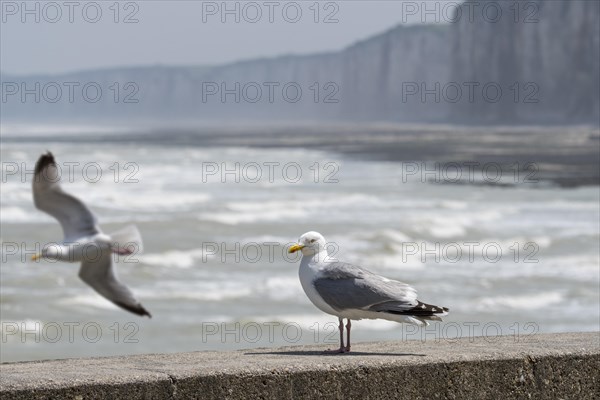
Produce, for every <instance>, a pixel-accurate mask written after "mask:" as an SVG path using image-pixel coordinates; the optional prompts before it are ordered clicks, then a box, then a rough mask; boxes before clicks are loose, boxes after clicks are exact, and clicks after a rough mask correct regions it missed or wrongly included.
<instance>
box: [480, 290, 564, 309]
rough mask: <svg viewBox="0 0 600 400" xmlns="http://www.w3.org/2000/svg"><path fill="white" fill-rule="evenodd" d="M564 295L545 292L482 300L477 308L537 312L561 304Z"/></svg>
mask: <svg viewBox="0 0 600 400" xmlns="http://www.w3.org/2000/svg"><path fill="white" fill-rule="evenodd" d="M563 300H564V295H563V294H562V293H560V292H545V293H537V294H531V295H521V296H496V297H486V298H483V299H481V301H480V302H479V305H478V306H477V308H478V309H479V310H481V311H483V310H487V311H490V310H494V309H498V308H512V309H515V310H537V309H542V308H546V307H548V306H551V305H554V304H557V303H560V302H562V301H563Z"/></svg>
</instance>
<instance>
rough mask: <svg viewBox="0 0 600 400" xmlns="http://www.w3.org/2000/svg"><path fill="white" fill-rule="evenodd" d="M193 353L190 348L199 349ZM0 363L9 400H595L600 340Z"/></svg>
mask: <svg viewBox="0 0 600 400" xmlns="http://www.w3.org/2000/svg"><path fill="white" fill-rule="evenodd" d="M199 347H201V346H200V344H199ZM323 350H325V347H323V346H306V347H301V346H299V347H285V348H270V349H252V350H245V351H244V350H242V351H232V352H193V353H178V354H148V355H135V356H123V357H107V358H89V359H69V360H53V361H36V362H21V363H5V364H1V365H0V397H1V398H2V400H9V399H46V398H48V399H49V398H53V399H54V398H60V399H82V400H83V399H170V398H172V399H187V398H194V399H212V398H214V399H217V398H218V399H247V398H250V399H286V398H290V399H599V398H600V373H599V371H600V333H599V332H591V333H561V334H535V335H531V336H528V337H523V336H521V337H514V336H501V337H488V338H483V337H475V338H462V339H459V340H452V341H451V340H429V341H402V342H379V343H356V344H355V345H353V351H352V352H351V353H348V354H342V355H330V354H323Z"/></svg>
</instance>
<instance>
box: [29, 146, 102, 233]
mask: <svg viewBox="0 0 600 400" xmlns="http://www.w3.org/2000/svg"><path fill="white" fill-rule="evenodd" d="M33 202H34V204H35V206H36V207H37V208H38V209H39V210H42V211H44V212H46V213H48V214H50V215H52V216H53V217H54V218H56V219H57V220H58V222H60V225H61V226H62V229H63V233H64V237H65V238H64V240H65V242H74V241H76V240H77V239H78V238H80V237H84V236H91V235H94V234H97V233H100V228H99V227H98V225H97V220H96V217H95V216H94V214H93V213H92V212H91V211H90V210H89V209H88V208H87V206H86V205H85V204H83V203H82V202H81V201H80V200H79V199H77V198H76V197H74V196H71V195H70V194H68V193H66V192H64V191H63V190H62V188H61V187H60V171H59V169H58V167H57V166H56V162H55V161H54V156H53V155H52V153H50V152H48V153H46V154H42V155H41V156H40V158H39V159H38V161H37V163H36V165H35V175H34V177H33Z"/></svg>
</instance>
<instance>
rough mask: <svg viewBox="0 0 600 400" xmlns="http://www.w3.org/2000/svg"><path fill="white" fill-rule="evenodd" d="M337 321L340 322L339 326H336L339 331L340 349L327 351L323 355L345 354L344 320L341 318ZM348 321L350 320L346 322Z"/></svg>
mask: <svg viewBox="0 0 600 400" xmlns="http://www.w3.org/2000/svg"><path fill="white" fill-rule="evenodd" d="M339 320H340V324H339V326H338V329H339V330H340V348H339V349H337V350H327V351H326V352H325V353H329V354H339V353H345V352H346V347H344V320H343V319H342V318H339ZM348 321H350V320H348Z"/></svg>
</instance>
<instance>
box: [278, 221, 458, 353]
mask: <svg viewBox="0 0 600 400" xmlns="http://www.w3.org/2000/svg"><path fill="white" fill-rule="evenodd" d="M326 246H327V242H326V241H325V238H324V237H323V236H322V235H321V234H320V233H318V232H307V233H305V234H304V235H302V236H300V239H299V240H298V243H297V244H295V245H293V246H291V247H290V248H289V249H288V251H289V252H290V253H295V252H296V251H298V250H300V251H302V261H300V270H299V275H300V283H301V284H302V288H303V289H304V292H305V293H306V295H307V296H308V298H309V299H310V301H311V302H312V303H313V304H314V305H315V306H316V307H317V308H318V309H319V310H321V311H323V312H326V313H327V314H331V315H335V316H336V317H338V319H339V330H340V348H339V350H337V351H336V353H346V352H349V351H350V328H351V327H352V325H351V324H350V320H352V319H353V320H360V319H363V318H364V319H378V318H382V319H387V320H390V321H396V322H406V323H410V324H415V325H420V326H425V325H428V322H427V321H441V320H442V319H441V318H440V317H442V316H444V315H447V314H448V309H447V308H446V307H439V306H432V305H430V304H425V303H422V302H420V301H419V300H417V292H416V291H415V289H413V288H412V287H410V286H409V285H407V284H406V283H403V282H399V281H394V280H391V279H388V278H384V277H383V276H380V275H376V274H374V273H372V272H370V271H368V270H366V269H364V268H361V267H359V266H356V265H353V264H349V263H345V262H339V261H334V260H331V259H330V257H329V256H328V254H327V249H326ZM344 318H346V319H347V320H348V322H347V324H346V332H347V337H348V340H347V343H346V346H344Z"/></svg>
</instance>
